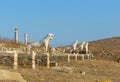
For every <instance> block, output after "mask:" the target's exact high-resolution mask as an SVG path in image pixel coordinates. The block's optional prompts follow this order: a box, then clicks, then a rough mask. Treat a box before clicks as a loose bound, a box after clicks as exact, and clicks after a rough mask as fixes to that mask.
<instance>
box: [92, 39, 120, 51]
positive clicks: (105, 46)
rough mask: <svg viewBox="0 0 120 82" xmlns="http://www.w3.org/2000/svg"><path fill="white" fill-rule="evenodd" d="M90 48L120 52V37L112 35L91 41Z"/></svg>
mask: <svg viewBox="0 0 120 82" xmlns="http://www.w3.org/2000/svg"><path fill="white" fill-rule="evenodd" d="M90 50H102V51H105V52H113V53H116V52H117V53H120V37H112V38H107V39H102V40H97V41H93V42H90Z"/></svg>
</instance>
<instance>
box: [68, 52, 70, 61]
mask: <svg viewBox="0 0 120 82" xmlns="http://www.w3.org/2000/svg"><path fill="white" fill-rule="evenodd" d="M69 62H70V54H68V63H69Z"/></svg>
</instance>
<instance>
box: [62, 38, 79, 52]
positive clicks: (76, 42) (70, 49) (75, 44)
mask: <svg viewBox="0 0 120 82" xmlns="http://www.w3.org/2000/svg"><path fill="white" fill-rule="evenodd" d="M77 45H78V40H75V41H74V42H73V43H72V45H70V46H68V47H66V48H64V49H63V53H64V52H66V51H70V52H71V53H75V52H76V50H77Z"/></svg>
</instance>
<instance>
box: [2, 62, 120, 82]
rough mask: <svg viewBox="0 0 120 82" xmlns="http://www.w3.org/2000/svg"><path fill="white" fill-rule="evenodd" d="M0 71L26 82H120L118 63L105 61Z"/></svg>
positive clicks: (62, 63)
mask: <svg viewBox="0 0 120 82" xmlns="http://www.w3.org/2000/svg"><path fill="white" fill-rule="evenodd" d="M0 69H6V70H10V71H12V72H18V73H20V74H21V75H22V77H23V78H24V79H25V80H26V81H27V82H120V63H117V62H112V61H105V60H91V61H90V60H84V61H82V60H79V61H71V62H70V63H68V62H65V61H64V62H61V63H59V66H58V67H51V68H46V67H37V68H36V69H34V70H33V69H31V68H19V69H18V70H13V69H12V68H11V67H5V66H0ZM13 77H14V78H16V77H15V76H13ZM1 82H6V81H1ZM7 82H17V81H7Z"/></svg>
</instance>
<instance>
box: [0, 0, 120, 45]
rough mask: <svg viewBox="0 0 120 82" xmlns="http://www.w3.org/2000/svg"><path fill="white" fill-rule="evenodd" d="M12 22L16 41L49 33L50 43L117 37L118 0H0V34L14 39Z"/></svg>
mask: <svg viewBox="0 0 120 82" xmlns="http://www.w3.org/2000/svg"><path fill="white" fill-rule="evenodd" d="M16 25H17V26H18V28H19V41H20V42H24V33H25V32H27V33H28V40H29V41H39V40H41V39H42V38H43V37H44V36H45V35H46V34H48V33H53V34H54V35H55V37H54V39H53V40H52V41H51V42H50V44H51V46H60V45H69V44H71V43H72V42H73V41H74V40H79V42H82V41H93V40H98V39H103V38H109V37H114V36H120V0H0V36H2V37H5V38H9V39H14V32H13V31H14V28H15V26H16Z"/></svg>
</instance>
